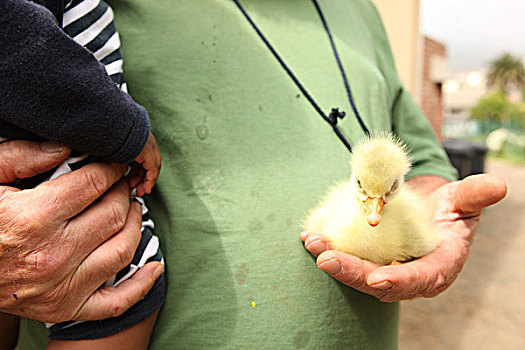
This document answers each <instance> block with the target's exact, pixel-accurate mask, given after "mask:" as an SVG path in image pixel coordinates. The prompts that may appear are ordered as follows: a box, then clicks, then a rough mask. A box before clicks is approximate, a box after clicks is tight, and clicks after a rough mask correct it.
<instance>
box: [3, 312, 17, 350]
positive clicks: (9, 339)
mask: <svg viewBox="0 0 525 350" xmlns="http://www.w3.org/2000/svg"><path fill="white" fill-rule="evenodd" d="M18 324H19V320H18V316H15V315H10V314H4V313H1V312H0V350H12V349H14V348H15V345H16V342H17V338H18Z"/></svg>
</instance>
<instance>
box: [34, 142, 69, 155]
mask: <svg viewBox="0 0 525 350" xmlns="http://www.w3.org/2000/svg"><path fill="white" fill-rule="evenodd" d="M40 148H41V149H42V151H44V152H46V153H58V152H62V151H63V150H64V145H63V144H61V143H58V142H54V141H47V142H43V143H41V144H40Z"/></svg>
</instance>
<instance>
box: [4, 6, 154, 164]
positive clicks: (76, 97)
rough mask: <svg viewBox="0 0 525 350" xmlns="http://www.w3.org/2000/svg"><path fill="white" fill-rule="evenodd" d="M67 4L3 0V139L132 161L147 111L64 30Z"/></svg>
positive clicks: (144, 133) (145, 134)
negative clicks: (38, 142)
mask: <svg viewBox="0 0 525 350" xmlns="http://www.w3.org/2000/svg"><path fill="white" fill-rule="evenodd" d="M37 3H41V4H42V5H44V6H45V7H44V6H41V5H39V4H37ZM63 8H64V5H63V1H62V0H36V1H35V2H29V1H26V0H0V136H1V137H7V138H17V139H34V140H43V139H48V140H54V141H59V142H61V143H64V144H66V145H68V146H70V147H71V148H73V149H75V150H77V151H82V152H85V153H89V154H91V155H93V156H97V157H102V158H106V159H109V160H112V161H115V162H122V163H124V162H130V161H131V160H133V159H134V158H136V156H137V155H138V154H139V153H140V152H141V150H142V148H143V147H144V144H145V142H146V140H147V138H148V135H149V130H150V125H149V118H148V115H147V112H146V111H145V109H144V108H143V107H142V106H140V105H139V104H137V103H136V102H135V101H133V99H132V98H131V97H130V96H129V95H128V94H127V93H125V92H123V91H121V90H120V89H119V88H118V87H117V85H116V84H115V83H113V81H112V80H111V79H110V78H109V76H108V75H107V74H106V71H105V68H104V66H103V65H102V64H101V63H99V62H98V61H97V59H96V58H95V57H94V56H93V55H92V54H91V53H90V52H89V51H88V50H86V49H85V48H84V47H82V46H81V45H79V44H77V43H76V42H75V41H74V40H73V39H72V38H70V37H69V36H68V35H66V34H65V33H64V32H63V31H62V29H61V28H60V25H58V23H62V13H63Z"/></svg>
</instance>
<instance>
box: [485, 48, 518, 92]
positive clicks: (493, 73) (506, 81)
mask: <svg viewBox="0 0 525 350" xmlns="http://www.w3.org/2000/svg"><path fill="white" fill-rule="evenodd" d="M487 82H488V85H489V86H490V87H496V88H498V89H499V90H501V91H503V93H504V94H506V93H507V91H508V89H509V87H512V86H514V87H517V88H519V89H521V90H522V92H523V91H524V90H525V89H524V88H525V67H524V66H523V62H522V61H521V60H520V59H519V58H517V57H514V56H512V55H511V54H510V53H509V52H505V53H504V54H503V55H501V56H500V57H498V58H497V59H495V60H494V61H492V62H491V63H490V68H489V73H488V76H487Z"/></svg>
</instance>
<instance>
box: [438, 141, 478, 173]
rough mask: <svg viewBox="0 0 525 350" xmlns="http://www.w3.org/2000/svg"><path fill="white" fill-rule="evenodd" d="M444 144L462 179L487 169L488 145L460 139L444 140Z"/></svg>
mask: <svg viewBox="0 0 525 350" xmlns="http://www.w3.org/2000/svg"><path fill="white" fill-rule="evenodd" d="M442 144H443V147H444V148H445V151H446V152H447V155H448V157H449V159H450V162H451V163H452V165H453V166H454V168H456V170H457V171H458V174H459V178H460V179H463V178H465V177H467V176H469V175H473V174H481V173H483V171H484V170H485V156H486V154H487V151H488V148H487V146H485V145H482V144H476V143H473V142H471V141H467V140H460V139H448V140H444V141H443V142H442Z"/></svg>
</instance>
